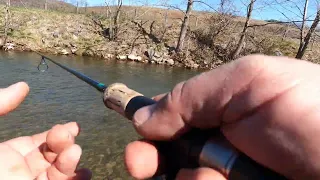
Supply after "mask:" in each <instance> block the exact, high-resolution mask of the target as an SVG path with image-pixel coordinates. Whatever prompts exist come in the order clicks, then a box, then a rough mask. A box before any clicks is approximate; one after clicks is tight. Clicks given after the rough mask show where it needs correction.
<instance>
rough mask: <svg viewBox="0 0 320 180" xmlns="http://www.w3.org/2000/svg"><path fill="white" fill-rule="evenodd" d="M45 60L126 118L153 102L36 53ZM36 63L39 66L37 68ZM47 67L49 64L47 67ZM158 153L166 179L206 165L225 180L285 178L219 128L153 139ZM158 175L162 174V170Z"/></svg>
mask: <svg viewBox="0 0 320 180" xmlns="http://www.w3.org/2000/svg"><path fill="white" fill-rule="evenodd" d="M36 53H37V54H38V55H40V56H41V58H42V59H41V63H40V64H39V66H40V65H41V64H42V65H43V64H46V62H45V60H46V59H47V60H49V61H51V62H52V63H54V64H56V65H58V66H59V67H61V68H62V69H64V70H66V71H67V72H69V73H71V74H73V75H74V76H76V77H77V78H79V79H80V80H82V81H84V82H86V83H88V84H89V85H91V86H92V87H94V88H96V89H97V90H98V91H99V92H101V93H103V102H104V104H105V106H106V107H107V108H109V109H111V110H114V111H116V112H118V113H119V114H121V115H123V116H124V117H125V118H127V119H128V120H132V118H133V116H134V114H135V113H136V112H137V111H138V110H139V109H140V108H142V107H145V106H149V105H152V104H155V103H156V101H154V100H153V99H150V98H148V97H145V96H143V95H142V94H141V93H138V92H136V91H134V90H132V89H130V88H129V87H127V86H126V85H125V84H122V83H114V84H111V85H109V86H106V85H104V84H103V83H100V82H97V81H95V80H93V79H91V78H90V77H88V76H86V75H84V74H82V73H80V72H77V71H75V70H73V69H71V68H68V67H66V66H64V65H62V64H60V63H58V62H56V61H54V60H53V59H51V58H49V57H47V56H45V55H42V54H40V53H38V52H36ZM39 66H38V69H39ZM46 69H48V65H47V67H46ZM153 143H154V144H155V146H156V148H157V149H158V151H159V152H160V154H161V155H163V156H164V157H165V160H166V169H168V170H167V171H165V173H164V174H165V179H166V180H171V179H175V176H176V174H177V173H178V171H179V170H180V169H182V168H197V167H208V168H212V169H215V170H217V171H219V172H220V173H222V174H223V175H224V176H225V177H226V178H227V179H228V180H285V179H287V178H286V177H284V176H282V175H280V174H278V173H277V172H274V171H272V170H271V169H269V168H267V167H264V166H262V165H261V164H258V163H257V162H255V161H253V160H252V159H250V158H249V157H248V156H246V155H245V154H243V153H241V152H239V151H237V149H236V148H234V147H233V146H232V145H231V144H230V143H229V142H228V141H227V140H226V138H225V137H224V136H223V135H222V133H221V132H220V131H219V129H213V130H206V131H203V130H199V129H193V130H191V131H190V132H188V133H187V134H185V135H183V136H182V137H180V138H179V139H176V140H172V141H153ZM157 175H162V174H161V172H159V174H157Z"/></svg>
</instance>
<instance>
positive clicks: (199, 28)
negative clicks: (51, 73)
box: [0, 1, 320, 68]
mask: <svg viewBox="0 0 320 180" xmlns="http://www.w3.org/2000/svg"><path fill="white" fill-rule="evenodd" d="M24 2H26V1H24ZM39 2H40V1H39ZM40 4H41V3H40ZM33 6H34V7H35V6H36V4H34V5H33ZM67 6H68V5H67ZM0 8H4V7H3V6H0ZM11 11H12V19H11V25H10V31H9V38H8V42H9V43H12V44H14V49H15V50H21V51H40V52H47V53H53V54H64V55H83V56H95V57H97V59H115V58H116V57H118V58H117V59H120V60H127V59H131V60H134V61H139V62H144V63H157V64H169V65H176V66H185V67H188V68H199V67H200V68H215V67H217V66H219V65H221V64H223V63H226V62H228V61H230V60H231V59H230V58H229V55H230V53H231V52H232V51H233V50H234V49H235V46H236V43H237V42H238V40H239V37H240V32H241V31H242V27H243V24H244V23H243V18H241V17H235V16H221V15H219V14H209V13H201V12H195V13H193V16H192V17H191V21H190V28H189V31H188V36H187V38H186V42H185V48H184V49H183V53H181V54H174V53H172V50H173V49H174V47H175V46H176V44H177V40H178V37H179V32H180V27H181V17H182V15H183V14H182V13H181V12H179V11H174V10H164V9H160V8H154V7H128V6H124V7H123V9H122V12H121V15H120V19H119V27H118V28H119V34H118V38H117V39H116V40H114V41H113V40H110V39H109V38H108V33H109V31H108V30H109V27H110V22H112V21H111V19H110V13H107V11H106V8H105V7H90V8H87V13H86V14H75V13H67V12H58V11H45V10H43V9H34V8H33V9H29V8H24V7H23V8H22V7H12V8H11ZM166 14H167V15H166ZM166 17H167V18H166ZM3 20H4V11H0V27H4V21H3ZM263 23H265V22H263V21H255V20H252V21H251V22H250V24H251V25H252V24H263ZM0 37H1V39H2V40H3V29H0ZM1 39H0V40H1ZM317 42H319V41H314V42H313V43H312V44H311V45H310V48H309V50H308V52H307V53H306V56H305V59H308V60H310V61H313V62H320V52H319V51H320V48H319V47H320V46H319V44H318V43H317ZM298 45H299V31H298V30H297V29H295V28H292V27H290V26H284V25H277V24H276V25H268V26H258V27H253V28H250V29H248V33H247V37H246V41H245V47H244V48H243V51H242V52H241V56H245V55H248V54H252V53H263V54H267V55H279V54H281V55H285V56H290V57H294V56H295V53H296V52H297V49H298V47H299V46H298ZM150 55H152V57H150Z"/></svg>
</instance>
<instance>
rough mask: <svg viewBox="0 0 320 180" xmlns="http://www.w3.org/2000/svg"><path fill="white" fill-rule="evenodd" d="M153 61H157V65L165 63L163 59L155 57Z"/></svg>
mask: <svg viewBox="0 0 320 180" xmlns="http://www.w3.org/2000/svg"><path fill="white" fill-rule="evenodd" d="M152 61H155V62H156V63H157V64H161V63H162V62H163V59H162V58H156V57H154V58H153V59H152Z"/></svg>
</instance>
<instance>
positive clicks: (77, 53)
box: [75, 49, 85, 56]
mask: <svg viewBox="0 0 320 180" xmlns="http://www.w3.org/2000/svg"><path fill="white" fill-rule="evenodd" d="M84 51H85V50H84V49H78V50H77V51H76V52H75V54H76V55H77V56H82V55H83V53H84Z"/></svg>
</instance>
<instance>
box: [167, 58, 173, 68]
mask: <svg viewBox="0 0 320 180" xmlns="http://www.w3.org/2000/svg"><path fill="white" fill-rule="evenodd" d="M165 63H166V64H168V65H170V66H173V65H174V60H173V59H168V60H165Z"/></svg>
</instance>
